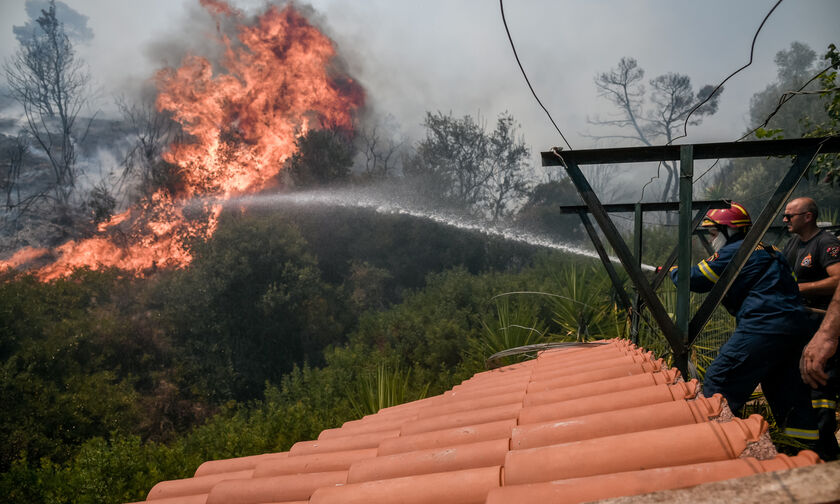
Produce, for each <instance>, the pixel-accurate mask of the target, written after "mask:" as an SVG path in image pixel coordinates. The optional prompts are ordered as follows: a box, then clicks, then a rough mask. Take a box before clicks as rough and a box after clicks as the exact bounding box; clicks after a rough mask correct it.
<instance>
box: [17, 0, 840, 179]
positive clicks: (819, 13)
mask: <svg viewBox="0 0 840 504" xmlns="http://www.w3.org/2000/svg"><path fill="white" fill-rule="evenodd" d="M67 3H68V4H69V5H70V6H71V7H72V8H73V9H74V10H75V11H76V12H78V13H81V14H82V15H84V16H88V17H89V19H88V26H89V27H90V29H91V30H93V31H94V33H95V34H96V37H95V38H94V39H93V40H92V41H91V43H90V44H89V45H88V46H86V47H83V48H81V50H80V53H81V55H82V56H83V57H84V58H85V59H86V60H87V61H88V62H89V63H90V65H91V70H92V73H93V75H94V76H96V78H97V79H98V80H99V81H100V82H101V84H102V86H103V87H104V88H105V90H106V91H105V92H104V93H103V96H104V97H105V98H106V99H104V100H103V104H102V107H106V106H107V102H108V100H107V98H108V97H109V96H110V95H111V94H115V93H117V92H118V91H121V90H125V89H126V87H127V86H136V85H138V83H142V82H146V81H147V80H148V79H149V77H150V76H151V75H153V73H154V71H155V69H157V68H159V67H160V66H162V65H175V64H177V63H178V61H180V57H181V56H182V55H183V53H184V51H186V50H206V48H207V46H208V43H207V41H208V38H209V37H210V35H211V34H212V32H213V31H214V30H215V25H214V24H213V23H212V22H211V21H209V19H208V16H207V15H206V14H205V13H204V12H203V10H202V9H201V8H200V7H198V1H197V0H145V1H144V2H133V1H128V0H113V1H108V2H105V1H102V0H67ZM232 3H233V4H234V5H235V6H237V7H238V8H240V9H242V10H244V11H245V12H248V13H253V12H255V11H256V10H258V9H261V8H263V7H264V5H265V1H264V0H234V1H233V2H232ZM310 3H311V5H312V8H313V9H314V11H315V12H316V13H317V14H318V17H317V23H318V25H319V26H321V27H322V28H324V29H325V31H326V32H327V34H328V35H329V36H330V37H332V38H333V39H334V40H335V42H336V44H337V46H338V50H339V52H340V53H341V54H342V55H343V56H344V57H345V60H346V64H347V65H348V68H349V71H350V73H351V75H354V76H355V77H356V78H357V79H358V80H359V81H360V82H361V83H362V84H363V85H364V86H365V88H366V89H367V91H368V100H369V103H370V104H372V105H373V106H374V107H375V109H376V110H377V111H379V112H380V113H381V114H382V115H386V114H391V115H392V116H393V117H395V118H396V120H397V121H398V122H399V124H400V125H401V128H402V130H403V131H404V132H405V133H407V134H409V135H411V136H412V137H414V138H417V137H418V136H419V135H420V134H422V128H421V126H420V124H421V123H422V120H423V116H424V114H425V112H426V111H431V112H436V111H442V112H444V113H446V112H449V111H451V112H452V113H453V114H455V115H457V116H462V115H465V114H471V115H475V114H478V113H480V114H481V115H482V116H484V117H485V118H486V119H487V120H488V122H492V121H493V120H494V119H495V117H496V115H497V114H499V113H501V112H503V111H509V112H510V113H512V114H513V116H514V117H515V118H516V119H517V120H518V121H519V122H520V123H521V124H522V132H523V133H524V135H525V138H526V141H527V142H528V143H529V144H530V145H531V147H532V150H533V151H534V152H535V153H537V152H539V151H540V150H546V149H548V148H550V147H551V146H554V145H560V144H561V143H562V140H561V139H560V138H559V135H558V134H557V132H556V131H554V129H553V127H552V126H551V123H550V122H549V121H548V118H547V117H546V116H545V114H544V112H543V111H542V110H541V109H540V108H539V105H538V104H537V103H536V101H535V100H534V98H533V97H532V96H531V94H530V91H529V90H528V88H527V86H526V84H525V81H524V79H523V78H522V75H521V74H520V73H519V69H518V67H517V66H516V62H515V60H514V58H513V54H512V52H511V50H510V46H509V44H508V40H507V37H506V36H505V33H504V27H503V25H502V22H501V17H500V14H499V3H498V2H496V1H491V0H459V1H454V2H453V1H444V0H428V1H424V2H407V1H394V0H366V1H364V2H349V1H347V0H311V2H310ZM774 3H775V2H774V1H772V0H742V1H739V2H731V1H728V0H708V1H705V2H673V1H669V0H639V1H633V2H626V1H600V2H593V1H590V0H564V1H559V0H558V1H555V0H518V1H514V0H507V2H505V11H506V14H507V18H508V24H509V26H510V29H511V32H512V36H513V38H514V41H515V42H516V46H517V50H518V51H519V54H520V57H521V59H522V63H523V65H524V67H525V69H526V71H527V72H528V75H529V77H530V79H531V82H532V83H533V85H534V87H535V89H536V90H537V92H538V93H539V96H540V98H541V99H542V101H543V103H544V104H545V105H546V107H547V108H548V110H549V111H550V112H551V114H552V116H553V117H554V119H555V121H556V122H557V123H558V124H559V125H560V127H561V128H562V130H563V133H564V134H565V135H566V137H567V138H568V139H569V141H570V142H571V144H572V146H573V147H574V148H577V149H582V148H593V147H596V146H599V145H598V144H596V143H595V142H594V141H593V140H592V139H590V138H587V137H586V136H585V134H586V133H592V132H593V131H592V130H591V128H590V126H589V125H588V124H587V122H586V119H587V117H592V116H595V115H600V116H601V117H606V116H608V115H609V114H610V113H611V112H612V110H611V109H610V107H609V106H608V105H607V104H606V103H605V102H604V101H603V100H600V99H599V98H598V96H597V93H596V90H595V87H594V85H593V78H594V76H595V74H596V73H598V72H600V71H605V70H608V69H609V68H612V67H613V66H615V65H616V63H617V62H618V60H619V59H620V58H621V57H623V56H632V57H635V58H636V59H637V60H638V61H639V63H640V65H642V67H643V68H644V69H645V70H646V76H647V77H655V76H657V75H661V74H663V73H666V72H678V73H684V74H687V75H689V76H690V77H691V79H692V82H693V83H694V85H695V88H698V87H699V86H701V85H704V84H707V83H717V82H719V81H720V80H721V79H723V78H724V77H725V76H726V75H728V74H729V73H730V72H732V71H733V70H735V69H736V68H738V67H740V66H742V65H743V64H744V63H746V62H747V60H748V59H749V48H750V43H751V42H752V38H753V35H754V33H755V30H756V28H757V27H758V25H759V23H760V22H761V19H762V18H763V17H764V15H765V14H766V13H767V11H768V10H769V9H770V8H771V7H772V6H773V4H774ZM0 19H2V20H3V21H2V23H3V24H5V25H6V26H7V27H8V28H5V29H4V28H3V27H2V24H0V55H2V56H6V55H8V54H10V52H11V51H12V50H14V48H15V47H16V41H15V39H14V37H13V33H12V30H11V26H13V25H17V26H21V25H23V24H24V23H25V21H26V19H28V18H27V13H26V12H25V9H24V5H23V3H17V2H0ZM837 19H840V2H837V1H836V0H812V1H808V2H802V1H794V0H786V1H784V2H782V4H781V5H780V6H779V7H778V9H776V11H775V12H774V14H773V16H772V17H771V18H770V19H769V20H768V22H767V24H766V25H765V27H764V29H763V30H762V32H761V34H760V35H759V38H758V40H757V45H756V53H755V61H754V63H753V65H752V66H751V67H749V68H747V69H746V70H745V71H743V72H741V73H740V74H738V75H737V76H736V77H735V78H733V79H732V80H731V81H730V82H729V83H727V86H726V91H725V92H724V94H723V96H722V97H721V101H720V110H719V112H718V113H717V114H715V115H714V116H712V117H708V118H706V119H705V120H704V122H703V124H702V125H700V126H697V127H693V128H690V129H689V136H688V138H687V139H686V140H685V141H686V142H707V141H729V140H734V139H735V138H738V137H739V136H740V135H741V134H742V133H743V132H744V131H745V130H747V129H748V128H749V127H750V124H749V123H748V117H747V111H748V108H749V101H750V98H751V97H752V95H753V94H754V93H756V92H757V91H760V90H762V89H764V87H765V86H766V85H767V84H768V83H770V82H772V81H773V80H775V78H776V65H775V63H774V61H773V59H774V57H775V54H776V53H777V52H778V51H780V50H783V49H786V48H788V47H789V46H790V43H791V42H792V41H802V42H804V43H807V44H808V45H810V46H811V47H812V48H813V49H814V50H815V51H817V52H818V53H819V54H822V53H823V52H824V51H825V48H826V46H827V45H828V44H829V43H830V42H838V38H840V37H838V35H840V25H838V24H837V22H836V20H837ZM535 164H537V161H536V160H535ZM638 178H639V179H640V180H641V179H642V177H641V176H639V177H638ZM646 180H647V179H646V178H645V179H644V181H646ZM639 185H641V183H640V184H639Z"/></svg>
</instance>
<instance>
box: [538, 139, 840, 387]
mask: <svg viewBox="0 0 840 504" xmlns="http://www.w3.org/2000/svg"><path fill="white" fill-rule="evenodd" d="M836 152H840V137H824V138H799V139H789V140H765V141H750V142H723V143H703V144H688V145H665V146H652V147H627V148H613V149H589V150H571V151H561V150H559V149H557V148H555V149H554V150H551V151H548V152H542V153H541V155H542V164H543V166H562V167H563V168H565V170H566V173H567V174H568V175H569V178H570V179H571V181H572V183H573V184H574V186H575V188H576V189H577V191H578V193H579V194H580V197H581V199H582V200H583V202H584V203H585V204H586V207H585V208H586V210H585V211H584V210H583V209H582V208H583V207H579V208H578V209H576V210H575V211H577V212H578V214H579V215H580V216H581V219H582V221H583V224H584V227H585V228H586V229H587V232H588V233H589V236H590V238H592V239H593V242H594V243H595V246H596V249H597V248H599V247H600V249H603V245H599V244H600V240H598V241H597V242H596V241H595V240H596V239H597V234H596V233H595V231H594V228H593V227H592V224H591V223H590V222H588V221H589V219H588V217H587V215H586V214H587V212H588V213H591V214H592V216H593V218H594V219H595V221H596V222H597V223H598V226H599V227H600V228H601V232H602V233H603V234H604V236H605V237H606V239H607V241H608V242H609V244H610V245H611V246H612V248H613V251H614V252H615V255H616V256H617V257H618V259H619V261H620V262H621V264H622V266H623V267H624V270H625V271H626V272H627V274H628V276H629V277H630V281H631V282H632V283H633V286H634V287H635V289H636V292H637V296H639V298H640V300H639V301H640V302H641V303H644V305H645V306H647V308H648V309H649V310H650V313H651V315H652V317H653V319H654V321H656V324H657V326H658V327H659V329H660V330H661V331H662V333H663V334H664V335H665V338H666V340H667V341H668V344H669V345H670V346H671V350H672V352H673V354H674V365H675V366H676V367H677V369H679V370H680V372H681V373H683V376H689V369H688V356H689V353H690V350H691V345H692V344H693V343H694V340H695V339H697V336H699V334H700V332H701V331H702V330H703V327H705V325H706V323H707V322H708V321H709V318H710V317H711V315H712V312H713V311H714V310H715V308H716V307H717V306H718V304H720V302H721V300H722V299H723V297H724V296H725V295H726V293H727V292H728V291H729V288H730V287H731V286H732V283H733V282H734V280H735V278H736V277H737V275H738V273H739V272H740V271H741V268H743V267H744V264H746V262H747V259H749V257H750V255H751V254H752V252H753V251H754V250H755V248H756V246H757V245H758V243H759V241H761V238H762V237H763V236H764V234H765V233H766V232H767V230H768V229H769V228H770V225H771V223H772V221H773V219H774V218H775V217H776V215H777V214H778V213H779V211H780V210H781V209H782V207H783V205H784V204H785V202H786V201H787V199H788V198H789V197H790V195H791V193H792V192H793V190H794V189H795V188H796V185H797V184H798V183H799V181H800V180H801V179H802V176H803V175H804V174H805V172H806V171H807V169H808V167H809V166H810V164H811V162H812V161H813V159H814V158H815V157H816V155H817V154H818V153H822V154H825V153H836ZM791 155H792V156H794V158H793V162H792V164H791V166H790V168H789V169H788V171H787V174H786V175H785V176H784V177H783V178H782V180H781V181H780V182H779V183H778V185H777V187H776V189H775V191H774V192H773V194H772V195H771V196H770V198H769V200H768V201H767V203H766V204H765V206H764V209H763V210H762V211H761V213H760V214H759V216H758V217H757V218H755V219H753V225H752V227H751V228H750V230H749V232H748V233H747V235H746V237H745V238H744V242H743V243H742V244H741V247H740V249H739V250H738V252H736V254H735V256H734V257H733V259H732V261H731V262H730V264H729V265H728V266H727V268H726V269H725V270H724V271H723V273H722V274H721V275H720V279H719V280H718V281H717V283H716V284H715V286H714V287H713V288H712V290H711V291H710V292H709V294H708V295H707V296H706V299H705V300H704V301H703V303H702V305H701V306H700V308H699V309H698V310H697V312H696V313H695V314H694V316H693V317H690V314H689V295H690V293H689V271H690V268H691V235H692V232H693V230H694V229H695V228H696V227H697V225H698V224H699V223H700V220H701V219H702V216H703V215H704V214H705V213H706V211H707V210H708V208H712V207H711V206H709V207H705V206H704V205H707V204H713V203H716V202H696V204H695V202H694V201H693V183H694V160H698V159H721V158H726V159H732V158H745V157H764V156H791ZM664 161H679V166H680V175H679V195H680V200H679V202H674V203H665V204H662V203H648V204H645V203H642V204H640V205H638V206H636V205H631V206H632V207H633V208H632V210H629V211H634V212H636V214H637V217H636V231H637V233H636V237H635V238H634V248H635V249H636V250H635V251H636V254H634V253H633V252H631V250H630V248H629V247H628V246H627V243H625V241H624V239H623V238H622V237H621V235H620V234H619V232H618V229H617V228H616V226H615V224H614V223H613V221H612V219H611V218H610V216H609V211H610V210H612V211H617V210H616V209H615V208H610V206H605V205H603V204H602V203H601V201H600V200H599V199H598V196H597V195H596V194H595V192H594V191H593V190H592V186H590V185H589V182H588V181H587V179H586V176H584V175H583V173H582V172H581V170H580V165H589V164H606V163H615V164H622V163H639V162H664ZM645 205H649V208H650V209H653V208H655V206H656V205H666V206H668V207H670V205H674V206H676V208H677V209H678V210H679V221H678V222H679V232H678V241H677V247H676V250H675V253H672V258H673V257H674V256H676V259H677V266H678V267H679V272H678V274H677V307H676V320H672V319H671V317H670V316H669V315H668V313H667V311H666V310H665V307H664V306H663V304H662V302H661V301H660V300H659V297H658V296H657V295H656V292H655V291H656V288H657V287H658V286H659V284H660V283H661V281H662V279H663V278H664V276H665V274H666V273H667V268H663V271H660V272H659V274H658V275H657V277H656V278H655V279H654V281H653V282H648V280H647V278H646V277H645V275H644V274H643V273H642V269H641V265H640V262H639V258H640V257H641V247H642V240H641V232H640V229H639V228H640V227H641V221H642V219H641V213H642V212H643V211H645V210H646V209H645V207H644V206H645ZM613 207H614V206H613ZM704 208H706V209H705V210H704ZM665 209H670V208H665ZM692 210H697V214H696V215H694V216H693V218H692ZM623 211H628V210H623ZM599 256H600V257H601V261H602V262H603V263H604V266H605V267H606V269H607V272H608V274H609V275H610V278H611V279H612V280H613V282H614V284H615V283H616V281H617V278H618V277H617V275H616V273H615V270H614V268H613V266H612V263H611V261H610V259H609V257H608V256H607V255H606V252H604V253H603V255H601V251H600V250H599ZM671 262H673V259H671ZM667 266H668V267H670V264H668V265H667ZM619 298H620V301H621V302H622V303H623V304H625V306H632V305H633V304H632V303H630V301H629V298H628V297H627V294H626V293H625V292H624V290H623V288H622V289H621V290H620V291H619ZM639 305H640V303H636V306H639Z"/></svg>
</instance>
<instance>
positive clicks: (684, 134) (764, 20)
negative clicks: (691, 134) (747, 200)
mask: <svg viewBox="0 0 840 504" xmlns="http://www.w3.org/2000/svg"><path fill="white" fill-rule="evenodd" d="M781 3H782V0H779V1H778V2H776V4H775V5H773V7H772V8H771V9H770V11H769V12H768V13H767V15H766V16H764V19H762V20H761V24H760V25H758V29H757V30H756V31H755V35H753V40H752V45H750V60H749V61H748V62H747V64H746V65H744V66H742V67H741V68H739V69H738V70H735V71H734V72H732V73H731V74H729V75H728V76H727V77H726V78H725V79H723V80H722V81H721V82H720V84H718V85H717V87H716V88H715V89H714V90H713V91H712V92H711V93H709V96H707V97H706V99H705V100H703V101H701V102H700V103H698V104H697V105H695V106H694V108H693V109H691V110H690V111H689V112H688V115H687V116H686V117H685V124H683V134H682V136H678V137H677V138H674V140H677V139H679V138H684V137H686V136H688V120H689V119H691V114H693V113H694V112H695V111H697V109H699V108H700V107H702V106H703V105H704V104H705V103H706V102H708V101H709V100H711V99H712V97H713V96H714V95H715V93H717V92H718V90H719V89H720V88H721V87H723V85H724V84H725V83H726V81H728V80H729V79H731V78H732V77H734V76H735V74H737V73H739V72H741V71H742V70H743V69H745V68H747V67H748V66H750V65H752V62H753V56H754V55H755V43H756V41H757V40H758V34H759V33H761V29H762V28H764V24H765V23H767V20H768V19H770V15H771V14H773V11H775V10H776V7H778V6H779V4H781ZM672 141H673V140H672Z"/></svg>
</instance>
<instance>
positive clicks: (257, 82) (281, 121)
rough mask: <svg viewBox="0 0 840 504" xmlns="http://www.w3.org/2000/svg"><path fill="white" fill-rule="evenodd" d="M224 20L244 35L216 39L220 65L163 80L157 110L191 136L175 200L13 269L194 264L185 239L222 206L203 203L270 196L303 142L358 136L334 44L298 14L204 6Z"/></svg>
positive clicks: (22, 256)
mask: <svg viewBox="0 0 840 504" xmlns="http://www.w3.org/2000/svg"><path fill="white" fill-rule="evenodd" d="M200 1H201V4H202V6H203V7H204V8H205V9H206V10H208V11H209V12H210V13H211V14H213V16H214V17H216V20H217V26H219V24H220V23H219V21H221V20H222V18H226V19H229V20H232V21H234V22H235V24H236V33H235V35H232V36H228V35H226V34H225V33H223V32H222V30H221V29H219V30H217V33H218V36H217V41H218V43H220V44H222V48H223V54H224V56H223V57H222V58H221V61H219V62H215V63H214V62H211V61H209V60H208V59H206V58H203V57H200V56H197V55H188V56H186V57H185V58H184V59H183V60H182V62H181V65H180V67H178V68H166V69H163V70H160V71H159V72H158V73H157V74H156V75H155V83H156V86H157V89H158V96H157V102H156V104H157V107H158V109H159V110H160V111H166V112H168V113H170V114H171V115H172V117H173V118H174V120H175V121H177V122H178V123H179V124H180V126H181V129H182V130H183V132H184V133H186V134H187V135H188V138H189V139H190V140H189V141H187V142H179V143H173V144H172V145H170V146H169V149H168V150H167V152H166V153H165V155H164V159H165V160H166V161H167V162H169V163H172V164H174V165H176V166H177V167H178V168H179V170H180V174H179V175H180V177H181V179H182V182H183V184H182V186H181V187H179V189H178V193H177V194H171V193H169V192H166V191H164V190H159V191H158V192H157V193H155V194H154V195H153V196H152V197H151V198H149V199H148V200H145V201H143V202H141V203H139V204H137V205H135V206H133V207H131V208H129V209H128V210H126V211H125V212H123V213H121V214H118V215H115V216H114V217H112V218H111V219H110V221H108V222H106V223H103V224H101V225H100V226H99V229H98V234H97V236H95V237H92V238H89V239H86V240H81V241H70V242H67V243H65V244H63V245H61V246H59V247H57V248H55V249H53V250H47V249H35V248H31V247H27V248H24V249H21V250H19V251H18V252H17V253H15V254H14V255H13V256H12V257H11V258H10V259H9V260H7V261H0V270H2V269H4V268H5V267H20V266H22V265H26V264H28V263H30V262H31V261H33V260H35V259H38V258H41V259H43V258H44V257H48V258H50V259H52V262H51V263H50V264H49V265H47V266H45V267H43V268H41V269H39V270H38V271H37V275H38V277H39V278H41V279H42V280H49V279H53V278H57V277H60V276H63V275H67V274H69V273H71V272H72V269H73V268H76V267H82V266H87V267H90V268H99V267H103V266H114V267H118V268H121V269H125V270H128V271H132V272H134V273H136V274H143V272H145V271H149V270H151V269H154V268H157V267H163V268H167V267H183V266H185V265H187V264H189V262H190V261H191V259H192V258H191V256H190V254H189V252H188V250H187V249H186V247H185V245H184V243H185V240H188V239H190V238H194V237H198V238H207V237H209V236H211V235H212V234H213V232H214V230H215V227H216V220H217V218H218V216H219V213H220V212H221V207H220V206H219V205H210V204H204V205H202V208H201V211H198V212H195V211H192V212H191V213H195V214H198V215H190V216H187V215H185V212H184V203H185V202H186V201H187V200H190V199H193V198H207V197H212V198H214V199H222V200H224V199H228V198H230V197H233V196H239V195H242V194H247V193H253V192H258V191H261V190H264V189H266V188H268V187H270V186H271V185H272V184H273V183H275V182H274V181H276V180H277V178H276V176H277V175H278V173H279V172H280V171H281V170H282V169H283V164H284V162H285V161H286V159H287V158H289V157H290V156H291V155H292V154H293V153H294V152H295V149H296V147H295V139H296V138H297V137H298V136H299V135H302V134H304V133H306V131H307V130H308V129H309V128H311V127H318V126H319V125H322V124H329V125H335V126H339V127H343V128H347V129H350V128H351V127H352V119H353V114H354V112H355V111H356V110H357V109H358V108H359V107H360V106H361V105H362V104H363V101H364V94H363V92H362V89H361V87H360V86H359V85H358V84H357V83H355V82H354V81H353V80H352V79H350V78H349V77H347V76H346V75H342V74H340V73H339V72H337V71H336V70H335V68H334V65H333V62H334V58H335V48H334V46H333V44H332V42H331V41H330V40H329V39H328V38H327V37H326V36H325V35H323V34H322V33H321V32H319V31H318V30H317V29H316V28H315V27H314V26H312V25H311V24H310V23H309V22H308V21H307V20H306V18H304V17H303V16H302V15H301V14H300V13H299V12H298V11H296V10H295V9H294V8H293V7H292V6H287V7H285V8H282V9H279V8H277V7H269V8H268V10H266V11H265V12H264V13H263V14H262V15H260V16H259V17H257V18H256V19H255V20H253V22H250V23H246V22H245V21H244V16H243V14H242V13H241V12H239V11H237V10H235V9H233V8H231V7H230V6H229V5H227V4H226V3H224V2H221V1H217V0H200Z"/></svg>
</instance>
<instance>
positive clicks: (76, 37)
mask: <svg viewBox="0 0 840 504" xmlns="http://www.w3.org/2000/svg"><path fill="white" fill-rule="evenodd" d="M49 7H50V2H48V1H47V0H26V4H25V9H26V14H27V16H29V19H28V20H27V21H26V23H25V24H24V25H23V26H12V32H13V33H14V34H15V38H16V39H17V40H18V42H21V43H22V42H24V41H26V40H29V39H30V38H31V37H32V36H33V33H35V32H36V31H37V30H38V23H37V21H36V20H37V19H38V18H39V17H40V16H41V11H46V10H48V9H49ZM55 16H56V18H58V19H59V20H61V22H62V23H64V30H65V32H66V33H67V36H68V37H70V39H71V40H73V41H74V42H89V41H90V40H92V39H93V30H91V29H90V27H88V25H87V22H88V17H87V16H85V15H83V14H81V13H79V12H76V11H75V10H73V8H72V7H70V6H69V5H67V4H66V3H64V2H55Z"/></svg>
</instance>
